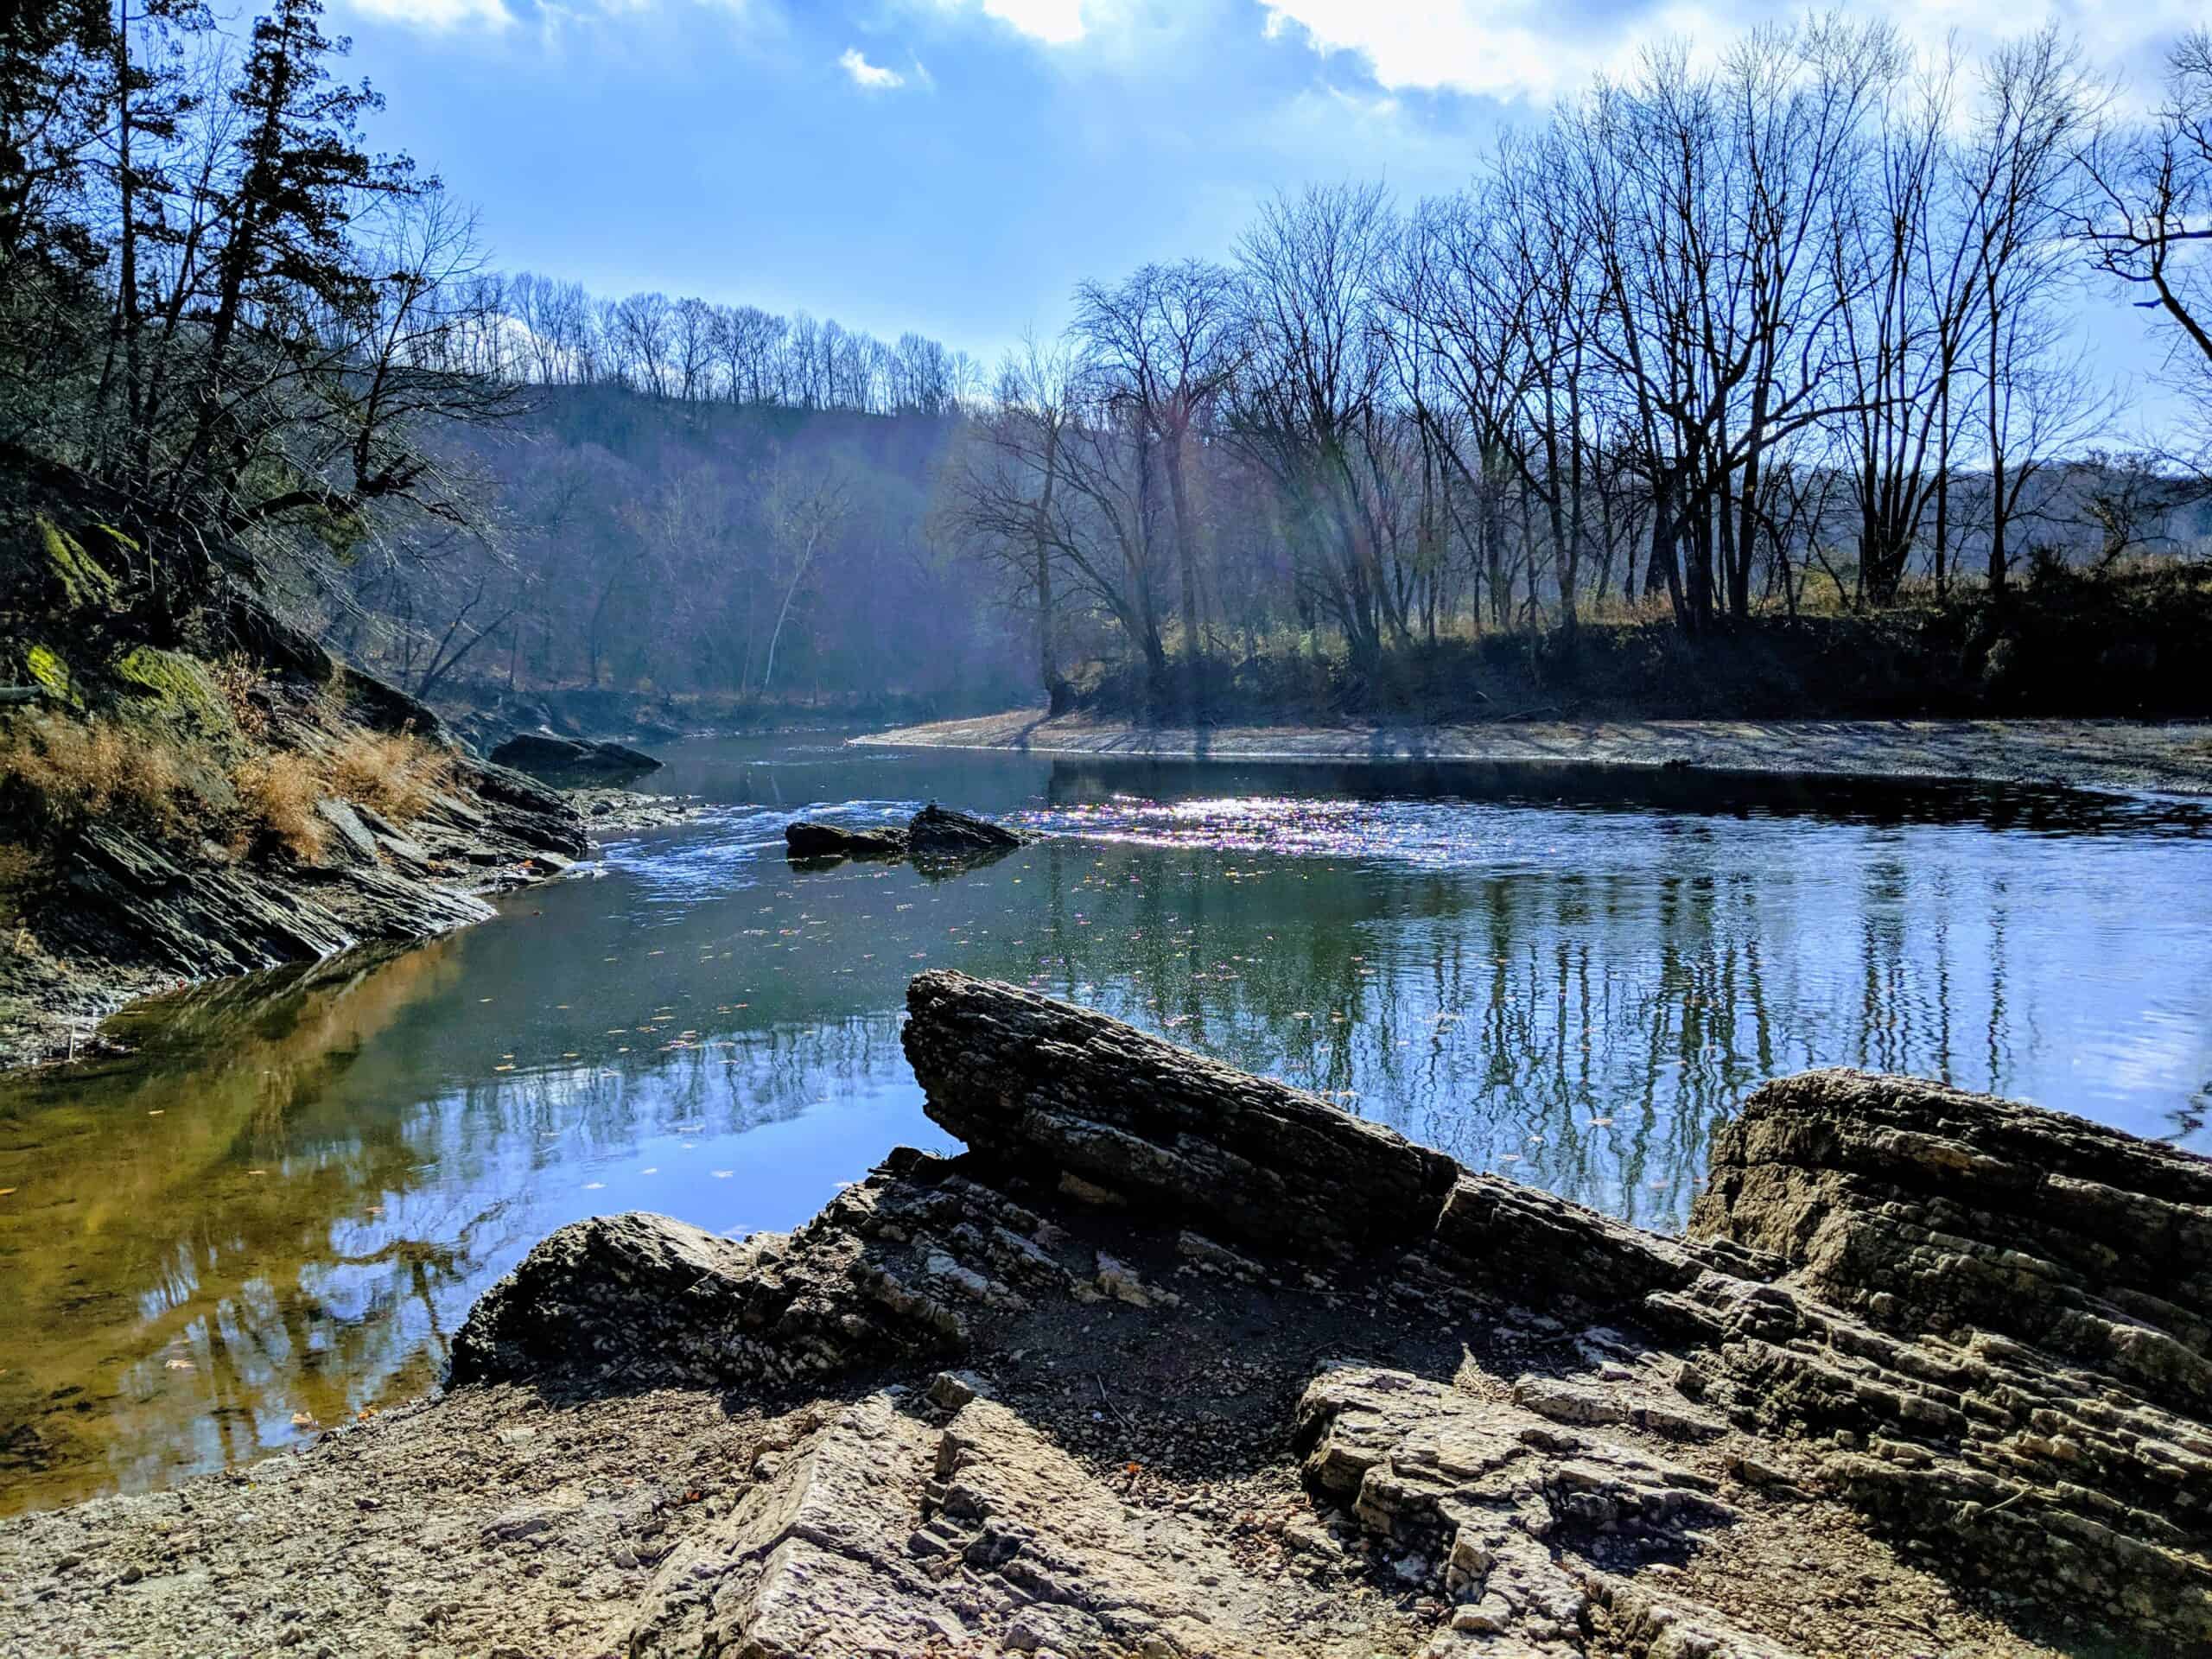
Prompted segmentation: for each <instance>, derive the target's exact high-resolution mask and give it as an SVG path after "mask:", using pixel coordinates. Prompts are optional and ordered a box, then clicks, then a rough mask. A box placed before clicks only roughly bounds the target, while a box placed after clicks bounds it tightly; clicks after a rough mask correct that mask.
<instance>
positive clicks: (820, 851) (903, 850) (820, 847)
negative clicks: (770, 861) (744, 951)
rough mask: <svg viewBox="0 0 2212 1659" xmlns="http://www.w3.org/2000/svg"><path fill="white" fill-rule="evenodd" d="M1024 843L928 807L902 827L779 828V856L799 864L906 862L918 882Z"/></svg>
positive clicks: (994, 826)
mask: <svg viewBox="0 0 2212 1659" xmlns="http://www.w3.org/2000/svg"><path fill="white" fill-rule="evenodd" d="M1027 839H1028V838H1027V836H1024V835H1022V833H1021V832H1020V830H1017V829H1007V827H1006V826H1005V825H1003V824H999V823H992V822H991V821H990V820H989V819H988V818H979V817H975V816H974V815H973V814H972V813H967V812H956V811H953V810H951V809H950V808H949V807H943V806H939V805H938V804H936V803H935V802H934V801H932V802H931V804H929V805H927V806H925V807H924V808H923V809H922V810H920V811H918V812H917V813H915V814H914V816H913V817H912V819H910V820H909V821H908V822H907V823H906V825H905V826H904V827H901V826H899V825H897V824H878V825H869V826H866V827H848V826H846V825H843V824H836V823H817V822H816V821H814V820H812V819H808V818H801V819H799V820H798V821H797V822H795V823H788V824H786V825H785V826H784V854H785V857H787V858H789V859H791V861H793V862H794V863H801V864H806V863H823V862H828V861H833V860H837V859H845V858H905V857H909V856H911V857H912V860H913V861H914V868H915V869H916V870H918V872H919V873H920V874H922V875H923V876H924V877H925V878H928V879H931V880H939V879H943V878H944V877H948V876H955V875H961V874H965V873H966V872H968V871H969V870H975V869H980V868H982V867H983V866H984V865H986V864H991V863H995V862H996V861H998V860H1000V859H1001V858H1004V857H1005V856H1006V855H1007V854H1008V853H1010V852H1012V851H1013V850H1014V849H1015V848H1017V847H1020V846H1024V845H1026V844H1027Z"/></svg>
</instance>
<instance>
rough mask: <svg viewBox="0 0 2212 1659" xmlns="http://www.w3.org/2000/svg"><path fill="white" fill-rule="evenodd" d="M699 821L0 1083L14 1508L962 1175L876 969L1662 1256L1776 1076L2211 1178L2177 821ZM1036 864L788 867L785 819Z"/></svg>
mask: <svg viewBox="0 0 2212 1659" xmlns="http://www.w3.org/2000/svg"><path fill="white" fill-rule="evenodd" d="M667 753H668V758H669V760H670V763H671V764H670V766H669V768H668V770H667V771H666V772H663V773H661V774H658V776H657V777H656V779H654V780H653V782H654V786H656V787H660V788H666V789H670V790H673V791H683V792H693V793H696V794H699V795H702V796H703V797H705V798H708V799H709V800H711V801H713V802H715V803H716V805H715V808H714V810H711V811H710V812H709V814H708V816H707V817H705V818H703V819H702V820H701V821H699V822H696V823H692V824H689V825H686V826H684V827H683V828H682V829H673V830H667V831H659V832H654V833H652V834H649V835H645V836H637V837H635V838H632V839H628V840H625V841H621V842H617V843H615V844H613V845H612V846H611V847H609V848H608V849H607V852H606V855H605V856H604V857H603V858H602V859H601V860H600V861H598V862H597V863H595V864H594V865H592V866H589V867H587V868H585V869H584V870H583V871H582V872H581V873H580V874H578V875H577V876H575V878H573V879H570V880H563V881H561V882H557V883H554V884H551V885H549V886H545V887H538V888H536V889H532V890H530V891H526V892H524V893H518V894H517V895H515V896H513V897H512V898H511V899H508V900H507V901H506V902H505V905H504V906H503V909H504V914H503V916H502V918H500V919H499V921H496V922H493V923H490V924H486V925H483V926H481V927H478V928H475V929H473V930H471V931H467V932H464V933H461V934H458V935H454V936H453V937H450V938H446V939H442V940H439V941H436V942H435V943H433V944H429V945H427V946H423V947H420V948H417V949H415V950H408V951H404V952H396V953H394V952H384V953H365V954H362V955H359V956H357V957H348V958H344V959H340V960H338V961H335V962H332V963H323V964H320V965H318V966H316V967H315V968H312V969H302V970H297V971H291V972H287V973H283V974H277V975H269V976H257V978H255V979H253V980H251V981H239V982H230V983H227V984H223V985H218V986H212V987H208V988H203V989H201V990H199V991H196V992H193V993H189V994H186V995H180V996H177V997H173V998H169V999H164V1000H163V1001H159V1002H156V1003H151V1004H148V1005H144V1006H143V1007H140V1008H137V1009H135V1010H133V1011H131V1012H130V1013H129V1014H126V1015H124V1016H123V1017H121V1018H120V1019H118V1021H117V1022H116V1025H115V1027H114V1029H115V1030H116V1031H117V1032H118V1034H120V1035H122V1036H124V1038H125V1039H126V1040H128V1041H130V1042H131V1043H132V1044H134V1045H135V1046H136V1051H137V1052H133V1053H131V1054H130V1055H127V1056H124V1057H122V1058H112V1059H104V1060H101V1061H99V1062H97V1063H92V1064H86V1065H77V1066H74V1067H69V1068H57V1069H51V1070H48V1071H43V1072H39V1073H35V1074H26V1075H23V1076H19V1077H12V1078H7V1079H4V1080H0V1189H7V1190H6V1191H5V1192H0V1274H4V1275H5V1285H6V1289H5V1291H4V1293H0V1510H14V1509H21V1508H24V1507H42V1506H46V1505H50V1504H54V1503H66V1502H69V1501H72V1500H73V1499H75V1498H79V1497H85V1496H88V1495H91V1494H92V1493H94V1492H97V1491H106V1490H113V1489H115V1488H117V1487H122V1488H125V1489H135V1488H141V1487H145V1486H149V1485H157V1484H164V1483H166V1482H168V1481H170V1480H173V1479H175V1478H178V1477H179V1476H181V1475H182V1474H185V1473H188V1472H191V1471H196V1470H202V1469H207V1468H213V1467H219V1466H221V1465H225V1464H226V1463H231V1462H236V1461H241V1460H244V1459H249V1458H251V1457H253V1456H256V1455H258V1454H260V1453H261V1452H266V1451H268V1450H270V1449H272V1448H274V1447H277V1446H283V1445H285V1444H288V1443H289V1442H291V1441H294V1440H297V1439H300V1438H302V1437H303V1436H306V1435H310V1434H313V1433H315V1432H316V1431H317V1428H318V1427H320V1426H327V1425H329V1424H333V1423H335V1422H338V1421H344V1420H346V1419H347V1418H349V1417H351V1416H352V1415H353V1414H355V1413H357V1412H359V1411H360V1410H363V1409H365V1408H373V1407H374V1406H375V1404H376V1403H377V1402H378V1401H379V1400H388V1399H392V1398H397V1397H402V1396H404V1395H410V1394H413V1393H417V1392H420V1391H421V1390H422V1389H424V1388H426V1387H429V1386H430V1385H431V1384H433V1383H435V1381H436V1378H437V1376H438V1374H439V1372H440V1371H441V1370H442V1365H443V1361H444V1351H445V1344H446V1343H447V1341H448V1339H449V1338H450V1337H451V1335H452V1334H453V1332H454V1331H455V1330H456V1329H457V1328H458V1326H459V1325H460V1323H461V1319H463V1317H464V1316H465V1315H466V1313H467V1308H468V1306H469V1305H470V1303H471V1302H472V1301H473V1300H474V1298H475V1297H476V1295H477V1294H480V1292H481V1291H482V1290H483V1289H484V1287H486V1286H487V1285H488V1284H489V1283H490V1282H491V1281H493V1279H495V1278H496V1277H498V1276H499V1274H502V1273H504V1272H505V1271H506V1270H507V1269H508V1268H511V1267H512V1265H513V1264H514V1262H516V1261H517V1260H518V1258H519V1257H520V1255H522V1253H523V1252H524V1250H526V1249H528V1248H529V1247H530V1245H531V1244H532V1243H535V1242H536V1241H537V1239H538V1238H540V1237H542V1236H543V1235H544V1234H545V1233H546V1232H548V1231H549V1230H551V1229H553V1228H555V1227H556V1226H559V1225H561V1224H563V1223H566V1222H569V1221H572V1220H575V1219H577V1218H579V1217H584V1216H588V1215H592V1214H595V1213H600V1212H605V1211H620V1210H626V1209H633V1208H643V1209H651V1210H657V1211H663V1212H664V1213H667V1214H670V1215H674V1216H677V1217H682V1218H683V1219H685V1220H687V1221H691V1222H695V1223H696V1224H700V1225H702V1226H705V1227H709V1228H712V1229H715V1230H727V1231H730V1232H737V1233H741V1232H745V1231H749V1230H754V1229H760V1228H778V1229H780V1228H786V1227H790V1226H791V1225H793V1224H796V1223H798V1222H799V1221H802V1220H804V1218H805V1217H808V1216H810V1215H811V1214H812V1213H813V1212H814V1211H816V1210H817V1209H818V1208H819V1207H820V1206H821V1205H822V1204H823V1201H824V1200H826V1199H827V1198H829V1195H830V1193H831V1192H833V1191H834V1190H835V1189H836V1185H838V1184H839V1183H841V1182H843V1181H847V1180H851V1179H855V1178H857V1177H858V1176H860V1175H861V1174H862V1173H864V1172H865V1171H866V1170H867V1169H868V1167H869V1166H871V1165H872V1164H874V1162H876V1161H877V1160H879V1159H880V1157H881V1155H882V1154H884V1153H885V1152H886V1151H887V1150H888V1149H889V1148H890V1147H893V1145H896V1144H899V1143H901V1142H903V1143H906V1144H910V1145H918V1146H923V1147H933V1148H937V1149H941V1150H950V1149H951V1148H950V1143H949V1142H948V1141H947V1139H946V1138H945V1137H944V1135H943V1134H942V1133H941V1132H940V1131H938V1129H937V1128H935V1127H934V1126H933V1125H932V1124H931V1123H930V1122H929V1121H928V1120H927V1118H926V1117H925V1116H924V1115H923V1112H922V1106H921V1098H920V1094H919V1090H918V1088H917V1087H916V1086H915V1084H914V1082H913V1080H912V1077H911V1075H910V1074H909V1073H908V1071H907V1069H906V1062H905V1059H904V1058H903V1056H902V1054H901V1053H900V1052H899V1019H900V1014H901V1009H902V1007H903V993H904V988H905V984H906V979H907V977H908V976H910V975H911V974H912V973H913V972H915V971H917V970H918V969H921V968H923V967H925V966H928V967H938V966H951V967H957V968H960V969H965V970H967V971H969V972H971V973H976V974H980V975H988V976H995V977H1001V978H1007V979H1012V980H1015V981H1018V982H1024V983H1027V984H1031V985H1033V986H1034V987H1035V988H1038V989H1039V990H1044V991H1048V992H1051V993H1052V994H1053V995H1062V996H1067V997H1071V998H1072V999H1074V1000H1076V1001H1082V1002H1084V1003H1086V1004H1089V1005H1090V1006H1093V1007H1099V1008H1102V1009H1103V1010H1105V1011H1107V1012H1109V1013H1111V1014H1117V1015H1119V1016H1121V1017H1122V1018H1125V1019H1128V1020H1134V1021H1135V1022H1137V1023H1139V1024H1141V1025H1143V1026H1146V1027H1149V1028H1151V1029H1154V1030H1156V1031H1159V1032H1161V1033H1164V1034H1166V1035H1167V1036H1169V1037H1171V1038H1173V1039H1174V1040H1176V1041H1178V1042H1181V1043H1185V1044H1188V1045H1190V1046H1193V1047H1197V1048H1199V1049H1202V1050H1205V1052H1210V1053H1213V1054H1217V1055H1218V1056H1220V1057H1221V1058H1224V1059H1227V1060H1230V1061H1231V1062H1233V1063H1235V1064H1236V1065H1242V1066H1245V1067H1247V1068H1249V1069H1251V1070H1254V1071H1262V1072H1267V1073H1270V1074H1273V1075H1275V1076H1279V1077H1283V1078H1286V1079H1287V1080H1288V1081H1290V1082H1293V1083H1295V1084H1300V1085H1302V1086H1305V1087H1308V1088H1313V1089H1316V1090H1321V1091H1323V1092H1325V1093H1327V1094H1328V1095H1330V1096H1332V1098H1334V1099H1336V1100H1337V1101H1338V1102H1339V1103H1341V1104H1343V1105H1344V1107H1345V1108H1346V1109H1350V1110H1353V1111H1357V1112H1359V1113H1362V1114H1363V1115H1365V1116H1370V1117H1373V1118H1375V1119H1377V1120H1379V1121H1381V1122H1386V1123H1389V1124H1390V1125H1391V1126H1393V1127H1394V1128H1398V1129H1401V1130H1402V1131H1403V1132H1404V1133H1406V1134H1407V1135H1411V1136H1413V1137H1414V1138H1415V1139H1417V1140H1421V1141H1427V1142H1428V1143H1430V1144H1433V1145H1434V1146H1437V1147H1442V1148H1444V1149H1445V1150H1446V1151H1448V1152H1450V1153H1452V1154H1453V1155H1454V1156H1456V1157H1458V1158H1459V1159H1460V1160H1462V1161H1463V1162H1464V1163H1465V1164H1467V1165H1468V1166H1470V1167H1472V1168H1477V1169H1488V1170H1494V1171H1497V1172H1499V1173H1504V1174H1508V1175H1510V1176H1512V1177H1514V1178H1516V1179H1525V1180H1529V1181H1534V1182H1536V1183H1538V1184H1540V1185H1544V1186H1546V1187H1548V1188H1551V1189H1553V1190H1554V1191H1557V1192H1561V1193H1564V1194H1566V1195H1567V1196H1569V1197H1571V1198H1577V1199H1580V1200H1581V1201H1583V1202H1586V1203H1589V1204H1592V1205H1598V1206H1599V1207H1601V1208H1603V1209H1605V1210H1608V1211H1611V1212H1613V1213H1615V1214H1618V1215H1621V1216H1624V1217H1628V1218H1629V1219H1630V1220H1633V1221H1635V1222H1637V1223H1638V1224H1643V1225H1646V1226H1653V1227H1658V1228H1662V1229H1665V1228H1673V1227H1676V1226H1679V1225H1680V1224H1681V1221H1682V1218H1683V1217H1684V1216H1685V1214H1686V1213H1687V1211H1688V1206H1689V1204H1690V1202H1691V1200H1692V1198H1694V1195H1695V1192H1696V1191H1697V1182H1698V1180H1699V1179H1700V1174H1701V1171H1702V1162H1703V1158H1704V1153H1705V1147H1706V1144H1707V1139H1708V1137H1709V1135H1710V1134H1711V1131H1712V1128H1713V1126H1714V1125H1715V1124H1716V1123H1717V1122H1719V1121H1720V1120H1721V1119H1722V1118H1724V1117H1725V1116H1726V1115H1727V1114H1728V1112H1729V1111H1731V1110H1732V1109H1733V1107H1734V1105H1735V1104H1736V1103H1738V1101H1740V1100H1741V1099H1742V1097H1743V1096H1744V1095H1745V1093H1747V1092H1748V1091H1749V1090H1751V1088H1752V1087H1754V1086H1756V1084H1758V1082H1759V1081H1760V1080H1761V1079H1763V1078H1764V1077H1770V1076H1775V1075H1777V1074H1780V1073H1783V1072H1787V1071H1796V1070H1800V1069H1802V1068H1804V1067H1807V1066H1813V1065H1839V1064H1842V1065H1860V1066H1866V1067H1869V1068H1872V1069H1877V1070H1888V1071H1908V1072H1915V1073H1919V1074H1922V1075H1926V1076H1932V1077H1942V1078H1945V1079H1947V1080H1948V1081H1950V1082H1953V1083H1956V1084H1961V1085H1962V1086H1964V1087H1967V1088H1971V1089H1978V1090H1993V1091H1995V1092H1998V1093H2002V1094H2007V1095H2012V1096H2020V1097H2024V1098H2026V1099H2031V1100H2034V1101H2037V1102H2038V1103H2042V1104H2044V1105H2048V1106H2052V1107H2056V1108H2060V1109H2066V1110H2070V1111H2075V1112H2079V1113H2082V1114H2083V1115H2084V1116H2090V1117H2094V1118H2097V1119H2099V1120H2101V1121H2103V1122H2109V1123H2113V1124H2116V1125H2118V1126H2119V1127H2120V1128H2126V1129H2128V1130H2130V1131H2132V1132H2133V1133H2136V1134H2139V1135H2158V1136H2164V1137H2170V1138H2175V1139H2177V1140H2179V1141H2180V1142H2181V1143H2182V1144H2183V1145H2186V1146H2190V1147H2195V1148H2197V1149H2199V1150H2208V1151H2212V1132H2208V1130H2207V1128H2205V1121H2206V1118H2207V1116H2212V1099H2208V1090H2212V1084H2208V1079H2212V947H2208V945H2207V944H2206V943H2205V942H2206V941H2207V940H2208V939H2212V882H2208V881H2207V880H2206V879H2205V878H2206V874H2207V871H2208V869H2212V863H2209V862H2208V855H2209V854H2212V848H2208V845H2207V843H2208V842H2212V816H2208V813H2207V810H2206V809H2205V808H2204V807H2203V806H2202V804H2190V803H2184V802H2160V801H2156V800H2130V799H2124V798H2117V797H2100V796H2087V795H2056V794H2031V793H2023V792H2018V791H1991V790H1978V789H1929V788H1904V787H1900V786H1882V787H1867V786H1851V785H1820V786H1817V787H1812V786H1805V785H1793V784H1790V783H1788V782H1784V781H1778V780H1766V781H1761V782H1724V781H1716V780H1713V779H1700V778H1697V777H1694V776H1684V775H1681V774H1678V773H1667V772H1662V773H1654V774H1650V775H1648V776H1643V777H1641V778H1637V777H1631V776H1627V775H1623V774H1600V773H1590V772H1572V771H1548V772H1526V771H1517V772H1516V771H1511V770H1507V769H1501V768H1494V767H1493V768H1480V769H1478V768H1467V767H1451V766H1376V767H1371V768H1359V767H1339V766H1229V765H1216V766H1192V765H1188V764H1175V763H1157V762H1148V761H1132V762H1114V761H1110V760H1088V759H1086V760H1080V761H1073V760H1057V761H1056V760H1046V759H1041V758H1032V757H1027V756H1020V755H1012V754H1003V755H993V754H977V753H951V752H943V751H939V752H926V751H921V752H918V751H869V750H865V749H851V748H847V747H843V746H842V745H841V744H840V743H839V742H838V741H836V739H834V738H756V739H744V740H716V741H695V742H690V743H686V744H683V745H680V746H677V747H674V748H672V749H671V750H669V751H668V752H667ZM929 799H938V800H942V801H944V802H946V803H948V804H957V805H960V806H963V807H967V808H970V809H973V810H982V811H988V812H992V813H997V814H1004V815H1008V816H1010V817H1014V818H1016V819H1018V820H1019V821H1020V822H1021V823H1024V824H1025V825H1026V826H1027V827H1028V828H1031V829H1035V830H1037V831H1039V832H1040V833H1041V834H1042V835H1043V836H1045V837H1046V839H1044V840H1042V841H1040V842H1038V843H1037V844H1036V845H1034V846H1032V847H1029V848H1026V849H1022V850H1021V851H1020V852H1017V853H1014V854H1013V855H1009V856H1008V857H1007V858H1005V859H1003V860H1001V861H998V862H996V863H994V864H991V865H989V866H988V867H985V868H977V869H973V870H970V871H968V872H966V873H964V874H957V875H951V876H939V877H938V878H936V879H932V877H931V875H930V874H927V873H925V872H922V871H918V870H917V869H915V868H912V867H910V866H908V865H905V864H892V865H882V864H868V863H843V864H836V865H832V866H828V867H822V868H795V867H793V866H791V865H790V864H789V863H787V862H786V861H785V859H784V858H783V856H782V841H781V832H782V828H783V825H784V824H785V823H786V822H787V821H788V820H789V819H790V818H791V817H795V816H798V815H800V814H802V813H805V814H809V815H812V814H817V813H820V814H823V815H826V816H831V817H836V818H839V819H840V820H842V821H845V822H849V823H878V822H882V823H889V822H895V821H899V820H902V819H903V818H905V817H906V816H908V815H909V814H911V813H912V810H914V808H915V807H916V806H917V805H918V804H920V803H922V802H923V801H925V800H929Z"/></svg>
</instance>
